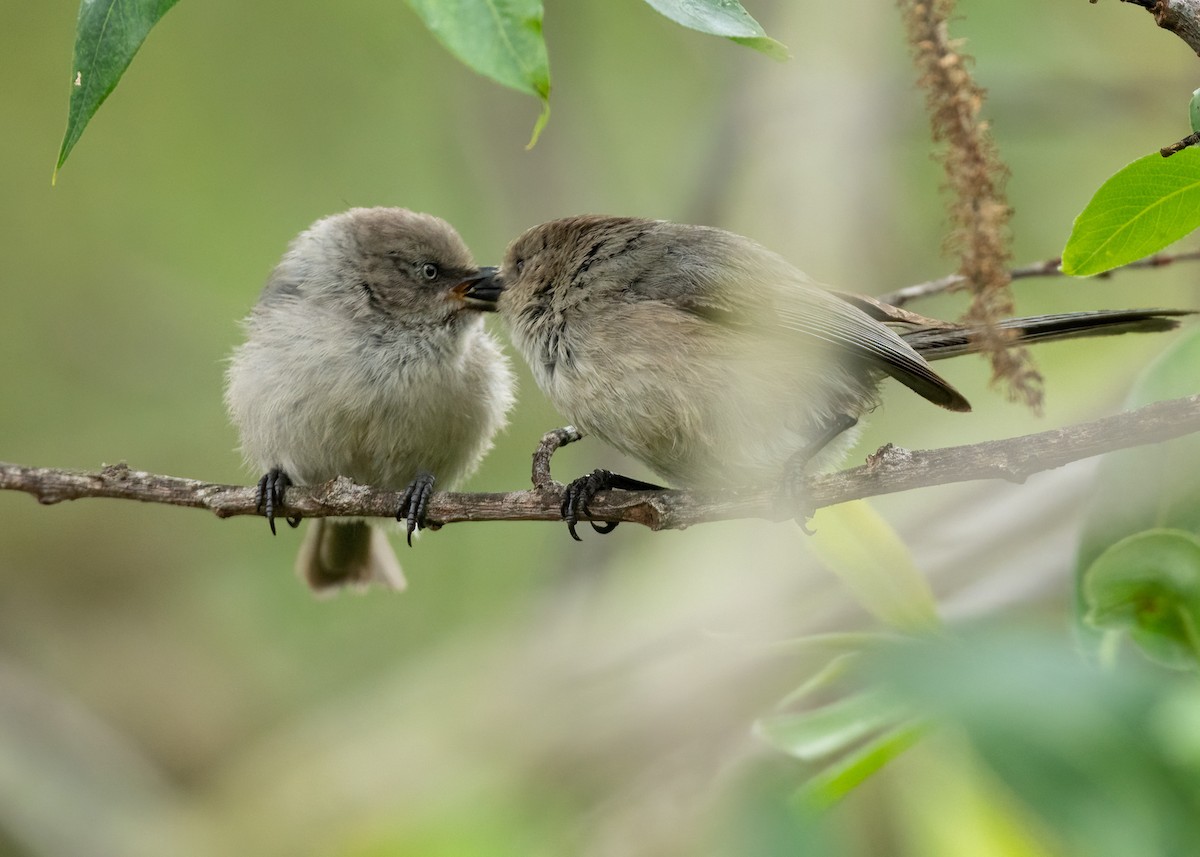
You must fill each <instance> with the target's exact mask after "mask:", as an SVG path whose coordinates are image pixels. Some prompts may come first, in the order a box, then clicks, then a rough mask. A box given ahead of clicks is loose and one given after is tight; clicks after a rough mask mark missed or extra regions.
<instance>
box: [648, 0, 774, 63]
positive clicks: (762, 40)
mask: <svg viewBox="0 0 1200 857" xmlns="http://www.w3.org/2000/svg"><path fill="white" fill-rule="evenodd" d="M646 2H647V3H649V4H650V5H651V6H652V7H654V9H655V10H657V11H658V12H661V13H662V14H663V15H666V16H667V17H668V18H670V19H671V20H672V21H674V22H675V23H677V24H682V25H683V26H685V27H687V28H689V29H692V30H699V31H700V32H701V33H708V34H709V35H713V36H724V37H725V38H727V39H729V40H730V41H732V42H737V43H738V44H739V45H745V46H746V47H748V48H754V50H756V51H760V52H761V53H764V54H766V55H767V56H769V57H771V58H772V59H777V60H786V59H787V58H788V49H787V46H786V45H783V44H781V43H780V42H777V41H775V40H774V39H772V38H770V37H769V36H767V34H766V31H765V30H763V28H762V27H761V26H759V23H758V21H755V20H754V19H753V18H752V17H750V13H749V12H747V11H746V10H745V9H743V8H742V4H741V3H739V2H737V0H646Z"/></svg>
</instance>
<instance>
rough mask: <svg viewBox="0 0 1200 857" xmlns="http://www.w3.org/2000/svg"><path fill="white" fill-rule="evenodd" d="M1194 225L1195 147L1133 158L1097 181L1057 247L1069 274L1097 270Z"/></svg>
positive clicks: (1198, 193) (1199, 173) (1197, 198)
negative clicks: (1097, 186) (1169, 154)
mask: <svg viewBox="0 0 1200 857" xmlns="http://www.w3.org/2000/svg"><path fill="white" fill-rule="evenodd" d="M1197 226H1200V151H1198V150H1197V149H1196V148H1195V147H1192V148H1189V149H1184V150H1183V151H1182V152H1180V153H1178V154H1177V155H1175V156H1173V157H1170V158H1164V157H1162V156H1161V155H1159V154H1157V153H1155V154H1153V155H1146V156H1145V157H1144V158H1139V159H1138V160H1136V161H1134V162H1133V163H1132V164H1129V165H1128V166H1126V167H1125V168H1123V169H1121V170H1119V171H1118V172H1117V173H1116V174H1115V175H1113V176H1112V177H1111V178H1109V179H1108V181H1106V182H1105V183H1104V184H1102V185H1100V189H1099V190H1097V191H1096V195H1095V196H1093V197H1092V200H1091V202H1089V203H1088V204H1087V207H1086V208H1084V210H1083V211H1082V212H1081V213H1080V215H1079V216H1078V217H1077V218H1075V227H1074V228H1073V229H1072V230H1071V237H1070V238H1068V239H1067V246H1066V248H1065V249H1064V250H1063V260H1062V269H1063V272H1064V273H1066V274H1070V275H1071V276H1073V277H1086V276H1089V275H1091V274H1100V273H1103V272H1104V271H1108V270H1111V269H1112V268H1116V267H1119V266H1121V265H1125V264H1128V263H1129V262H1134V261H1136V260H1138V259H1141V258H1143V257H1145V256H1149V255H1151V254H1153V253H1157V252H1158V251H1159V250H1162V249H1163V248H1164V247H1166V246H1167V245H1168V244H1170V243H1172V242H1173V241H1177V240H1179V239H1180V238H1182V237H1183V236H1185V235H1187V234H1188V233H1189V232H1191V231H1192V230H1193V229H1195V228H1196V227H1197Z"/></svg>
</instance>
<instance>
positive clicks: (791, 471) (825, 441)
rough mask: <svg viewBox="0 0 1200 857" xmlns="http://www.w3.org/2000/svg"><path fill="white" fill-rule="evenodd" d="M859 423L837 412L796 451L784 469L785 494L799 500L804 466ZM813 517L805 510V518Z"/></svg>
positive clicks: (855, 419)
mask: <svg viewBox="0 0 1200 857" xmlns="http://www.w3.org/2000/svg"><path fill="white" fill-rule="evenodd" d="M857 424H858V418H857V417H852V416H850V415H849V414H835V415H834V417H833V419H831V420H830V421H829V424H828V425H826V426H825V427H824V428H823V429H821V433H820V434H818V435H817V436H816V437H815V438H813V439H812V441H810V442H809V443H807V444H805V446H804V447H803V448H801V449H800V450H799V451H797V452H796V453H794V454H793V455H792V456H791V458H789V459H788V460H787V464H785V465H784V470H783V486H782V487H783V491H784V495H785V496H786V497H787V498H788V499H789V500H791V501H799V500H801V499H802V498H803V495H804V491H803V488H804V468H805V467H807V466H808V464H809V462H811V461H812V460H813V459H814V458H815V457H816V456H817V455H818V454H819V453H820V452H821V450H823V449H824V448H825V447H827V446H829V444H830V443H832V442H833V440H834V439H835V438H837V437H838V435H840V434H842V432H844V431H847V430H848V429H851V428H854V426H856V425H857ZM800 517H801V516H797V518H796V520H797V521H800ZM810 517H812V513H811V512H810V511H805V513H804V514H803V518H805V519H808V518H810ZM800 526H801V527H803V528H804V530H805V532H807V531H808V528H807V527H805V526H804V524H803V523H801V524H800Z"/></svg>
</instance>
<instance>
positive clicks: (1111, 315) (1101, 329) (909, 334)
mask: <svg viewBox="0 0 1200 857" xmlns="http://www.w3.org/2000/svg"><path fill="white" fill-rule="evenodd" d="M1193 314H1194V313H1193V312H1192V311H1190V310H1178V309H1127V310H1093V311H1088V312H1067V313H1059V314H1056V315H1035V316H1030V317H1029V318H1010V319H1007V320H1006V321H1002V322H1000V324H999V327H1000V329H1001V330H1013V331H1016V336H1015V337H1014V338H1013V344H1015V345H1024V344H1032V343H1037V342H1052V341H1054V340H1057V339H1076V338H1080V337H1085V336H1116V335H1117V334H1121V333H1161V332H1163V331H1166V330H1174V329H1175V328H1177V327H1179V319H1180V318H1181V317H1183V316H1188V315H1193ZM982 330H983V328H982V327H954V328H942V327H919V328H916V329H909V330H901V331H898V332H899V334H900V338H901V339H903V340H904V341H905V342H907V343H908V344H909V345H911V346H912V347H913V348H914V349H915V350H916V351H917V352H918V353H919V354H920V355H921V356H922V357H924V358H925V359H926V360H944V359H946V358H947V357H958V356H959V355H960V354H972V353H975V352H977V351H979V346H978V345H977V341H978V337H979V335H980V333H981V332H982Z"/></svg>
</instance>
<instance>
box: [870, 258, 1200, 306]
mask: <svg viewBox="0 0 1200 857" xmlns="http://www.w3.org/2000/svg"><path fill="white" fill-rule="evenodd" d="M1196 260H1200V250H1189V251H1187V252H1184V253H1155V254H1154V255H1153V256H1147V257H1146V258H1144V259H1138V260H1137V261H1136V262H1130V263H1129V264H1128V265H1122V266H1120V267H1119V268H1113V269H1112V270H1111V271H1105V272H1104V273H1103V274H1100V275H1099V276H1101V277H1111V276H1112V275H1113V274H1116V273H1118V272H1120V271H1125V270H1129V269H1131V268H1161V267H1164V266H1166V265H1171V264H1173V263H1175V262H1194V261H1196ZM1061 265H1062V259H1061V258H1059V257H1056V258H1054V259H1046V260H1045V261H1042V262H1033V263H1032V264H1029V265H1024V266H1022V267H1020V268H1013V269H1012V270H1011V271H1010V272H1009V274H1010V276H1011V277H1012V278H1013V279H1014V280H1022V279H1026V278H1028V277H1064V276H1066V275H1065V274H1064V273H1063V272H1062V268H1061V267H1060V266H1061ZM963 282H964V278H963V276H962V274H950V275H949V276H946V277H941V278H940V279H937V280H929V281H928V282H924V283H917V284H915V285H912V286H905V287H904V288H902V289H896V291H894V292H889V293H888V294H886V295H878V296H876V298H875V299H876V300H878V301H882V302H883V303H886V304H891V305H892V306H904V305H905V304H906V303H908V302H909V301H914V300H917V299H918V298H927V297H931V296H932V295H936V294H941V293H942V292H945V291H951V290H953V289H954V288H955V287H956V286H959V285H961V284H962V283H963Z"/></svg>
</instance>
